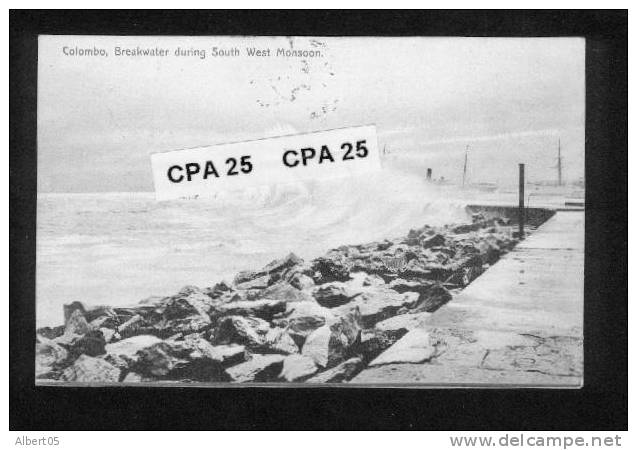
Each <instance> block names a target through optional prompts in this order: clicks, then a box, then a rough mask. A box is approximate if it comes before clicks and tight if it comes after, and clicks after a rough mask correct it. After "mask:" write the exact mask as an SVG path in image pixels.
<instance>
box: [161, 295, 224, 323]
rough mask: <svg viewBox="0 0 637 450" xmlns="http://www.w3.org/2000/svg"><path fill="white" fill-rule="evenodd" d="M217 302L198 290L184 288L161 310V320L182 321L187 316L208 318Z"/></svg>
mask: <svg viewBox="0 0 637 450" xmlns="http://www.w3.org/2000/svg"><path fill="white" fill-rule="evenodd" d="M217 304H218V302H215V301H214V300H213V299H211V298H210V297H209V296H208V295H206V294H205V293H204V292H203V291H201V290H199V289H198V288H197V289H196V290H195V289H193V288H192V287H190V288H184V289H182V291H181V292H180V293H179V294H177V295H175V296H173V297H170V298H169V299H168V300H167V301H166V304H165V307H164V310H163V318H164V319H166V320H175V319H183V318H186V317H189V316H201V317H208V315H209V314H210V313H212V312H213V311H214V308H215V306H216V305H217Z"/></svg>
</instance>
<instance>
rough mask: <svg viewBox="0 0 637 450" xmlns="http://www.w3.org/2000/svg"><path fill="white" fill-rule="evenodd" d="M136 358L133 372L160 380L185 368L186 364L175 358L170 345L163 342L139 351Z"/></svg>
mask: <svg viewBox="0 0 637 450" xmlns="http://www.w3.org/2000/svg"><path fill="white" fill-rule="evenodd" d="M136 357H137V362H136V363H135V364H134V367H132V369H133V370H134V371H135V372H138V373H141V374H143V375H149V376H155V377H160V378H161V377H166V376H167V375H168V374H170V373H171V372H172V371H176V370H178V369H181V368H183V367H185V366H186V365H187V363H188V361H186V360H183V359H181V358H177V357H176V356H175V355H174V353H173V349H172V347H171V346H170V344H168V343H166V342H163V341H162V342H158V343H157V344H153V345H151V346H150V347H145V348H143V349H141V350H139V351H138V352H137V354H136Z"/></svg>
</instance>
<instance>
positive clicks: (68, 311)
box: [62, 301, 87, 324]
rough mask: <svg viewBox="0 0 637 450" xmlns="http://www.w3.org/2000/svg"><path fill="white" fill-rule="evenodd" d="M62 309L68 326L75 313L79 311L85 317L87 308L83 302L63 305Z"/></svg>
mask: <svg viewBox="0 0 637 450" xmlns="http://www.w3.org/2000/svg"><path fill="white" fill-rule="evenodd" d="M62 309H63V310H64V323H65V324H66V323H68V321H69V319H70V318H71V316H72V315H73V313H74V312H75V311H79V312H80V314H81V315H82V316H84V313H85V312H86V309H87V308H86V306H84V304H83V303H82V302H78V301H75V302H71V303H68V304H65V305H62Z"/></svg>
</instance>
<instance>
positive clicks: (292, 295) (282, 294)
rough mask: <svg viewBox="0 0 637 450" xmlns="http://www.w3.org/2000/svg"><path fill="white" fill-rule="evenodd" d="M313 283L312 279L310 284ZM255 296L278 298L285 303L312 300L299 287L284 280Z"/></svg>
mask: <svg viewBox="0 0 637 450" xmlns="http://www.w3.org/2000/svg"><path fill="white" fill-rule="evenodd" d="M303 276H306V275H303ZM307 278H309V277H307ZM309 279H310V281H311V280H312V279H311V278H309ZM313 285H314V282H313V281H312V286H313ZM257 298H267V299H273V300H279V301H283V302H285V303H291V302H307V301H312V297H311V296H310V295H308V294H306V293H305V292H302V291H300V290H299V289H297V288H295V287H293V286H292V285H291V284H288V283H285V282H283V283H277V284H273V285H272V286H270V287H268V288H267V289H264V290H263V291H259V293H258V297H257Z"/></svg>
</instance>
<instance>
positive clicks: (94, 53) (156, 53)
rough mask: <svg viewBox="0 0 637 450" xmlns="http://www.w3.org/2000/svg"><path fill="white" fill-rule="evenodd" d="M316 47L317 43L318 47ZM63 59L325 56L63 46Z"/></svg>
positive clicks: (313, 51) (317, 53)
mask: <svg viewBox="0 0 637 450" xmlns="http://www.w3.org/2000/svg"><path fill="white" fill-rule="evenodd" d="M318 44H320V43H318ZM60 50H61V52H62V54H63V55H64V56H68V57H77V58H108V57H117V58H170V57H177V58H199V59H206V58H236V57H242V56H243V57H249V58H322V57H324V56H325V54H324V52H323V50H322V49H321V48H314V47H313V48H285V47H255V46H243V47H240V46H201V47H164V46H162V47H160V46H154V47H153V46H151V47H140V46H135V47H123V46H122V47H120V46H115V47H108V48H107V47H101V46H97V45H90V46H85V45H83V46H75V45H69V46H63V47H62V48H61V49H60Z"/></svg>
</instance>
